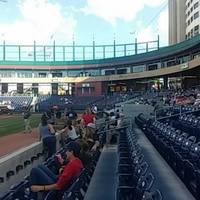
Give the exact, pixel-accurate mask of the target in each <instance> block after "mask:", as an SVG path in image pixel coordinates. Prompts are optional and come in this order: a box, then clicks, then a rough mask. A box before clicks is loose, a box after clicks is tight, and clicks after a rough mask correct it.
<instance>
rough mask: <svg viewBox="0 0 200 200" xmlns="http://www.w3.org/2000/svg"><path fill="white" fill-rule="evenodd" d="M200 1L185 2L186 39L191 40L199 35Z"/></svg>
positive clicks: (190, 0)
mask: <svg viewBox="0 0 200 200" xmlns="http://www.w3.org/2000/svg"><path fill="white" fill-rule="evenodd" d="M199 13H200V1H199V0H186V6H185V15H186V38H188V39H189V38H191V37H193V36H195V35H197V34H199V26H200V16H199Z"/></svg>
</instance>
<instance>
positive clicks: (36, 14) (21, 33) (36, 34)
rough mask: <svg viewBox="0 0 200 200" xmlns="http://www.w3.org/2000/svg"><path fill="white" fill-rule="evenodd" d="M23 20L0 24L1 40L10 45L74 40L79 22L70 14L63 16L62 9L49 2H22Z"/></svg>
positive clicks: (19, 6) (35, 0) (19, 5)
mask: <svg viewBox="0 0 200 200" xmlns="http://www.w3.org/2000/svg"><path fill="white" fill-rule="evenodd" d="M18 9H19V13H20V14H21V19H17V20H15V21H14V22H13V23H9V24H6V23H0V38H1V39H5V40H6V41H7V42H10V43H20V44H22V43H23V44H32V43H33V41H34V40H35V41H36V42H38V43H40V44H46V43H49V42H52V41H51V39H55V40H57V41H61V40H62V41H68V40H70V41H71V39H72V35H73V32H74V29H75V27H76V24H77V21H76V20H75V19H74V17H73V16H72V15H70V14H66V13H65V16H64V15H63V14H62V7H61V6H60V5H59V4H56V3H50V1H49V0H34V1H33V0H20V1H19V4H18Z"/></svg>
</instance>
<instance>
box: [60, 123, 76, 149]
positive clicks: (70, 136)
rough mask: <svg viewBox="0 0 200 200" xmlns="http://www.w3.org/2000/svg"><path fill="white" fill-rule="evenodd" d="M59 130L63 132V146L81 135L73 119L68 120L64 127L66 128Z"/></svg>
mask: <svg viewBox="0 0 200 200" xmlns="http://www.w3.org/2000/svg"><path fill="white" fill-rule="evenodd" d="M57 132H58V133H60V134H61V142H62V145H63V146H64V145H65V144H66V143H68V142H70V141H75V140H76V139H78V137H79V136H78V135H77V133H76V130H75V128H74V126H73V125H72V121H71V120H68V121H67V125H66V126H65V127H64V129H62V130H60V131H57Z"/></svg>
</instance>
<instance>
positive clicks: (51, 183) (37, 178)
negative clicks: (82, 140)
mask: <svg viewBox="0 0 200 200" xmlns="http://www.w3.org/2000/svg"><path fill="white" fill-rule="evenodd" d="M79 153H80V146H79V144H78V143H76V142H70V143H69V144H68V145H67V148H66V156H67V159H68V161H69V162H68V163H67V164H66V165H65V166H64V167H63V168H62V172H61V173H60V175H59V176H58V177H57V176H56V175H55V174H54V173H53V172H52V171H51V170H50V169H49V168H47V167H46V166H38V167H37V168H33V169H32V170H31V173H30V182H31V190H32V191H33V192H38V191H50V190H62V189H65V188H66V187H67V186H69V185H70V184H71V183H72V181H73V180H74V179H75V178H77V177H78V176H79V175H80V173H81V171H82V169H83V164H82V162H81V160H80V159H79V158H78V155H79Z"/></svg>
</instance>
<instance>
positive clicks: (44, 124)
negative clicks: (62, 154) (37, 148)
mask: <svg viewBox="0 0 200 200" xmlns="http://www.w3.org/2000/svg"><path fill="white" fill-rule="evenodd" d="M39 132H40V139H42V143H43V146H44V148H46V149H47V151H48V158H49V157H51V156H52V155H53V154H54V153H55V152H56V136H55V130H54V128H53V126H52V124H50V123H48V117H47V116H46V115H45V114H44V115H43V116H42V118H41V123H40V125H39Z"/></svg>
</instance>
